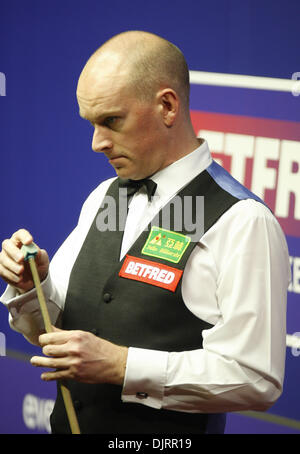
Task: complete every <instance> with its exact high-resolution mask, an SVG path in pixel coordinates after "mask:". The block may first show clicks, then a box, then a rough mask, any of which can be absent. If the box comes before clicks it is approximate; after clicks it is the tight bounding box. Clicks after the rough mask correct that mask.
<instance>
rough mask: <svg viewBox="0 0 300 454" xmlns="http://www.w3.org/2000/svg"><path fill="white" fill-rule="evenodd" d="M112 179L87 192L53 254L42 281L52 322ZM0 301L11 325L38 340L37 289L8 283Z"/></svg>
mask: <svg viewBox="0 0 300 454" xmlns="http://www.w3.org/2000/svg"><path fill="white" fill-rule="evenodd" d="M112 180H113V179H109V180H106V181H105V182H103V183H101V184H100V185H99V186H98V187H97V188H96V189H95V190H94V191H93V192H92V193H91V194H90V195H89V197H88V198H87V200H86V201H85V203H84V204H83V206H82V210H81V213H80V217H79V221H78V224H77V226H76V227H75V229H74V230H73V231H72V232H71V234H70V235H69V236H68V237H67V239H66V240H65V241H64V243H63V244H62V245H61V247H60V248H59V249H58V251H57V252H56V254H55V255H54V257H53V259H52V260H51V263H50V267H49V273H48V276H47V278H46V279H45V280H44V281H43V282H42V283H41V285H42V289H43V293H44V296H45V299H46V303H47V307H48V311H49V316H50V319H51V322H52V324H53V325H55V324H57V323H58V321H59V316H60V314H61V312H62V311H63V309H64V304H65V299H66V294H67V290H68V284H69V278H70V273H71V270H72V267H73V265H74V262H75V260H76V257H77V255H78V253H79V251H80V249H81V246H82V244H83V242H84V240H85V237H86V235H87V233H88V230H89V228H90V225H91V223H92V221H93V219H94V217H95V215H96V213H97V210H98V208H99V206H100V204H101V202H102V199H103V197H104V195H105V193H106V191H107V188H108V186H109V184H111V182H112ZM0 301H1V302H2V303H3V304H4V305H5V306H6V307H7V309H8V311H9V324H10V326H11V328H12V329H13V330H15V331H17V332H19V333H22V334H23V335H24V336H25V338H26V339H27V340H28V341H29V342H31V343H33V344H38V336H39V335H40V334H41V333H42V332H44V322H43V319H42V316H41V312H40V306H39V301H38V299H37V294H36V290H35V289H32V290H31V291H29V292H26V293H24V294H19V293H18V292H17V290H16V289H15V288H14V287H13V286H10V285H8V286H7V288H6V290H5V292H4V293H3V295H2V296H1V298H0Z"/></svg>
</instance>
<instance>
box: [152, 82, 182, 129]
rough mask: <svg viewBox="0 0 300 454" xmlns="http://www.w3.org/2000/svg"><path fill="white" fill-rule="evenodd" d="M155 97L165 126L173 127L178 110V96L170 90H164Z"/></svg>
mask: <svg viewBox="0 0 300 454" xmlns="http://www.w3.org/2000/svg"><path fill="white" fill-rule="evenodd" d="M157 96H158V102H159V107H160V112H161V115H162V119H163V121H164V123H165V125H166V126H167V127H168V128H170V127H171V126H173V124H174V122H175V119H176V117H177V114H178V110H179V98H178V95H177V93H176V92H175V91H174V90H172V89H171V88H165V89H163V90H161V91H160V92H159V93H158V94H157Z"/></svg>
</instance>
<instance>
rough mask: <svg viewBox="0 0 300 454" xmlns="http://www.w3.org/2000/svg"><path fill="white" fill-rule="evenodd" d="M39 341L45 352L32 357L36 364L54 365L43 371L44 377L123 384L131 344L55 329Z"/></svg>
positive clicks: (43, 335)
mask: <svg viewBox="0 0 300 454" xmlns="http://www.w3.org/2000/svg"><path fill="white" fill-rule="evenodd" d="M53 329H54V331H53V332H52V333H47V334H42V335H41V336H40V337H39V342H40V344H41V346H42V347H43V353H44V355H46V356H48V358H46V357H42V356H34V357H33V358H31V364H33V365H34V366H40V367H46V368H54V369H57V370H56V371H53V372H45V373H43V374H42V379H43V380H46V381H48V380H59V379H72V380H77V381H79V382H83V383H111V384H116V385H123V381H124V376H125V368H126V361H127V353H128V349H127V347H121V346H118V345H115V344H112V343H111V342H108V341H106V340H105V339H101V338H99V337H97V336H95V335H94V334H91V333H88V332H86V331H65V330H61V329H58V328H53Z"/></svg>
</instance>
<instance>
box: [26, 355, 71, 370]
mask: <svg viewBox="0 0 300 454" xmlns="http://www.w3.org/2000/svg"><path fill="white" fill-rule="evenodd" d="M30 362H31V364H32V365H33V366H37V367H50V368H51V369H65V368H66V367H68V365H67V364H66V358H46V357H44V356H33V357H32V358H31V360H30Z"/></svg>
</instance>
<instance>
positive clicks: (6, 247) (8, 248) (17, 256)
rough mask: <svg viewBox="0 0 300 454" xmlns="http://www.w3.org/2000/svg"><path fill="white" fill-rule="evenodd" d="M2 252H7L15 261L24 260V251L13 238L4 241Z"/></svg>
mask: <svg viewBox="0 0 300 454" xmlns="http://www.w3.org/2000/svg"><path fill="white" fill-rule="evenodd" d="M2 252H5V253H6V255H8V256H9V257H10V258H11V259H12V260H14V261H15V262H18V263H20V262H22V261H23V260H24V256H23V254H22V252H21V251H20V249H19V248H18V247H17V245H16V243H15V242H14V241H13V240H12V239H10V240H4V241H3V242H2Z"/></svg>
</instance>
